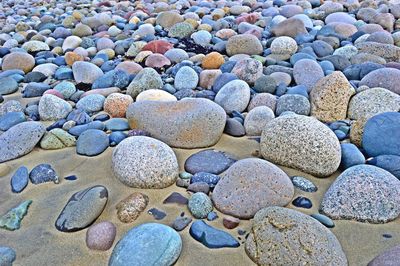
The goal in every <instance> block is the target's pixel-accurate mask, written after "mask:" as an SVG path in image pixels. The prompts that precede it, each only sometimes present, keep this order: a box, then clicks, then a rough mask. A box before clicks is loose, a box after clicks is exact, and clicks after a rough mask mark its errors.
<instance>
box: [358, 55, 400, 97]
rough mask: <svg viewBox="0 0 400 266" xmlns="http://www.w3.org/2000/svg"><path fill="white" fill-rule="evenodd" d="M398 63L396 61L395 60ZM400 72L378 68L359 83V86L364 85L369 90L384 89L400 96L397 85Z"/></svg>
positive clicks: (399, 89) (393, 69)
mask: <svg viewBox="0 0 400 266" xmlns="http://www.w3.org/2000/svg"><path fill="white" fill-rule="evenodd" d="M396 61H398V60H396ZM399 75H400V70H399V69H395V68H380V69H377V70H374V71H371V72H370V73H368V74H367V75H366V76H364V77H363V79H362V80H361V82H360V84H359V85H360V86H362V85H366V86H368V87H370V88H375V87H379V88H385V89H388V90H390V91H392V92H394V93H397V94H400V88H399V86H398V84H399Z"/></svg>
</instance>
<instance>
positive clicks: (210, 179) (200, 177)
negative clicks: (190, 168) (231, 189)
mask: <svg viewBox="0 0 400 266" xmlns="http://www.w3.org/2000/svg"><path fill="white" fill-rule="evenodd" d="M219 180H220V177H219V176H218V175H215V174H211V173H207V172H197V173H195V174H194V175H193V176H192V177H191V178H190V184H193V183H200V182H204V183H206V184H207V185H208V186H209V187H210V188H211V189H212V188H214V187H215V186H216V185H217V184H218V181H219Z"/></svg>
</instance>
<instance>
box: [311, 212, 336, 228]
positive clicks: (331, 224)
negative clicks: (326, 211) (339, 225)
mask: <svg viewBox="0 0 400 266" xmlns="http://www.w3.org/2000/svg"><path fill="white" fill-rule="evenodd" d="M310 216H311V217H312V218H314V219H315V220H317V221H318V222H320V223H321V224H323V225H325V226H326V227H328V228H333V227H335V223H334V222H333V221H332V220H331V218H329V217H328V216H325V215H323V214H320V213H313V214H311V215H310Z"/></svg>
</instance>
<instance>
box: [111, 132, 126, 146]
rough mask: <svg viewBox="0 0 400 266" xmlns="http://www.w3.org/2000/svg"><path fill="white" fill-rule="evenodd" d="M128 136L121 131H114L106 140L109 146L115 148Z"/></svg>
mask: <svg viewBox="0 0 400 266" xmlns="http://www.w3.org/2000/svg"><path fill="white" fill-rule="evenodd" d="M127 136H128V135H127V134H125V133H124V132H121V131H115V132H112V133H111V134H110V135H109V136H108V140H109V143H110V146H112V147H113V146H116V145H118V144H119V143H120V142H121V141H123V140H124V139H125V138H126V137H127Z"/></svg>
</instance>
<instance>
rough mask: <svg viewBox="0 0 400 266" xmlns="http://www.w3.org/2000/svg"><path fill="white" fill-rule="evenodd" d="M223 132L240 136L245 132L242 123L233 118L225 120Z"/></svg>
mask: <svg viewBox="0 0 400 266" xmlns="http://www.w3.org/2000/svg"><path fill="white" fill-rule="evenodd" d="M224 133H226V134H228V135H230V136H234V137H241V136H244V135H245V134H246V132H245V129H244V126H243V125H242V123H240V122H239V121H238V120H237V119H235V118H228V119H227V120H226V124H225V129H224Z"/></svg>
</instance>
